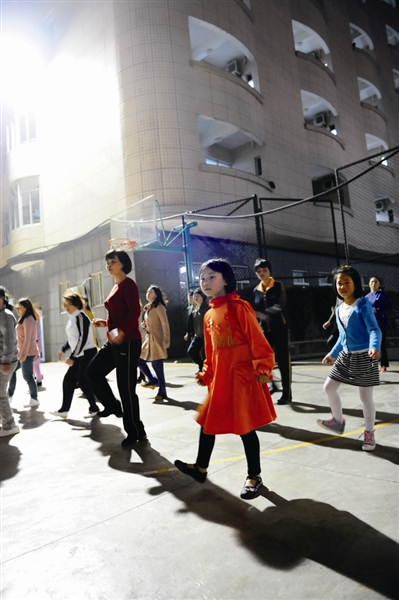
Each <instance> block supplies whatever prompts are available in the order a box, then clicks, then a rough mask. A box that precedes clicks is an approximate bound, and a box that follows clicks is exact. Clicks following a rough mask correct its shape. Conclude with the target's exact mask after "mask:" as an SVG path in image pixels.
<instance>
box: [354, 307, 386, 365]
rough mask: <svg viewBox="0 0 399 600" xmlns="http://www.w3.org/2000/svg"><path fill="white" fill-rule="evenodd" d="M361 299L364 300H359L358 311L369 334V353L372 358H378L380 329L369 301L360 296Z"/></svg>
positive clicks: (380, 337)
mask: <svg viewBox="0 0 399 600" xmlns="http://www.w3.org/2000/svg"><path fill="white" fill-rule="evenodd" d="M362 300H364V302H362V301H360V302H361V304H360V306H359V311H360V316H361V317H362V319H363V321H364V324H365V325H366V328H367V331H368V334H369V354H370V356H371V357H372V358H379V355H380V349H381V339H382V333H381V329H380V328H379V327H378V323H377V319H376V318H375V315H374V313H373V309H372V307H371V304H370V302H369V301H368V300H366V299H365V298H362ZM377 355H378V356H377Z"/></svg>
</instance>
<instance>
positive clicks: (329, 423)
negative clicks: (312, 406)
mask: <svg viewBox="0 0 399 600" xmlns="http://www.w3.org/2000/svg"><path fill="white" fill-rule="evenodd" d="M345 423H346V421H345V419H344V420H343V422H342V423H340V422H339V421H337V420H336V419H334V417H332V418H331V419H328V420H326V421H322V420H321V419H317V424H318V425H320V427H324V429H329V430H330V431H334V432H335V433H339V434H342V433H344V431H345Z"/></svg>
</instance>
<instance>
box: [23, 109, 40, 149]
mask: <svg viewBox="0 0 399 600" xmlns="http://www.w3.org/2000/svg"><path fill="white" fill-rule="evenodd" d="M19 141H20V143H21V144H27V143H28V142H34V141H36V115H35V113H29V114H28V115H22V116H21V117H20V118H19Z"/></svg>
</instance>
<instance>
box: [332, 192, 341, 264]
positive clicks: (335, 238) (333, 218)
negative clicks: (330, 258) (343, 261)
mask: <svg viewBox="0 0 399 600" xmlns="http://www.w3.org/2000/svg"><path fill="white" fill-rule="evenodd" d="M330 208H331V221H332V226H333V232H334V247H335V258H336V261H337V267H339V263H340V260H339V249H338V238H337V227H336V225H335V214H334V205H333V202H332V201H331V202H330Z"/></svg>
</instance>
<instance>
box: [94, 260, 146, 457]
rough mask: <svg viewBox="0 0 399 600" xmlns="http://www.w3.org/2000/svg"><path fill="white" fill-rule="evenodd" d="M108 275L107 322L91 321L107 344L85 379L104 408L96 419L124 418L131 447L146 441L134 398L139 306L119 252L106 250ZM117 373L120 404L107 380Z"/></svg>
mask: <svg viewBox="0 0 399 600" xmlns="http://www.w3.org/2000/svg"><path fill="white" fill-rule="evenodd" d="M105 261H106V267H107V271H108V273H109V274H110V275H111V277H113V278H114V282H115V285H114V287H113V288H112V290H111V292H110V293H109V295H108V297H107V298H106V299H105V302H104V305H105V308H106V309H107V311H108V317H107V319H94V320H93V324H94V325H95V326H96V327H106V328H107V340H108V341H107V342H106V343H105V344H104V346H103V347H102V348H101V350H100V351H99V352H98V353H97V355H96V356H95V357H94V358H93V360H92V361H91V363H90V364H89V366H88V367H87V371H86V375H87V377H88V378H89V380H90V383H91V385H92V387H93V390H94V393H95V395H96V396H97V398H98V400H99V401H100V402H101V403H102V404H103V405H104V410H103V411H101V412H98V413H97V415H98V416H99V417H108V416H109V415H112V414H114V415H116V416H117V417H122V416H123V426H124V428H125V431H126V433H127V438H126V439H124V440H123V442H122V446H125V447H126V446H127V447H129V446H132V445H133V444H135V443H136V442H138V441H144V440H146V439H147V435H146V433H145V429H144V425H143V423H142V422H141V421H140V407H139V399H138V396H137V394H136V384H137V364H138V360H139V356H140V352H141V334H140V330H139V317H140V302H139V293H138V288H137V285H136V283H135V282H134V281H133V279H130V278H129V277H128V276H127V275H128V273H130V271H131V270H132V261H131V260H130V258H129V256H128V254H127V253H126V252H124V251H122V250H109V251H108V252H107V253H106V255H105ZM113 369H116V381H117V384H118V390H119V395H120V397H121V401H122V406H123V412H122V407H121V403H120V401H119V400H117V399H116V398H115V396H114V393H113V391H112V389H111V387H110V385H109V383H108V381H107V379H106V377H107V375H108V374H109V373H110V372H111V371H113Z"/></svg>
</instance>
